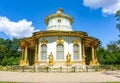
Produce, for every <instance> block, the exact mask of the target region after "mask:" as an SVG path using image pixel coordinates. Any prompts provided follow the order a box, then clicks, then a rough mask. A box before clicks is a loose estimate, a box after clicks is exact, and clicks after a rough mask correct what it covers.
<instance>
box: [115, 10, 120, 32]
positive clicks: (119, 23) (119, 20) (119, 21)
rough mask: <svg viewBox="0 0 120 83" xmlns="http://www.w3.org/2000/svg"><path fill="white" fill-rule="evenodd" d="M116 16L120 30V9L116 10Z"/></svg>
mask: <svg viewBox="0 0 120 83" xmlns="http://www.w3.org/2000/svg"><path fill="white" fill-rule="evenodd" d="M115 18H116V21H117V24H116V27H117V28H118V30H119V31H120V10H118V11H117V12H116V15H115Z"/></svg>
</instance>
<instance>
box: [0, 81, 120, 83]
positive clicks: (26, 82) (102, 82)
mask: <svg viewBox="0 0 120 83" xmlns="http://www.w3.org/2000/svg"><path fill="white" fill-rule="evenodd" d="M0 83H32V82H1V81H0ZM82 83H84V82H82ZM85 83H86V82H85ZM89 83H120V82H89Z"/></svg>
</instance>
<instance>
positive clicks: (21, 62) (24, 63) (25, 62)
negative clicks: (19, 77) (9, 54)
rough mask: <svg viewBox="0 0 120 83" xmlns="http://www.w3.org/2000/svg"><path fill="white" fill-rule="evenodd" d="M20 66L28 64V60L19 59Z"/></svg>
mask: <svg viewBox="0 0 120 83" xmlns="http://www.w3.org/2000/svg"><path fill="white" fill-rule="evenodd" d="M20 66H29V62H28V60H27V61H24V60H21V61H20Z"/></svg>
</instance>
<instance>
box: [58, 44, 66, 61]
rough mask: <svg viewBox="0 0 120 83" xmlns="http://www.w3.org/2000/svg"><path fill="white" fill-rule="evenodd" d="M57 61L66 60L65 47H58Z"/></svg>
mask: <svg viewBox="0 0 120 83" xmlns="http://www.w3.org/2000/svg"><path fill="white" fill-rule="evenodd" d="M56 59H57V60H64V47H63V45H62V44H58V45H57V55H56Z"/></svg>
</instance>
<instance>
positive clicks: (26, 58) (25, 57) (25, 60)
mask: <svg viewBox="0 0 120 83" xmlns="http://www.w3.org/2000/svg"><path fill="white" fill-rule="evenodd" d="M28 65H29V62H28V46H27V45H26V46H25V56H24V66H28Z"/></svg>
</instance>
